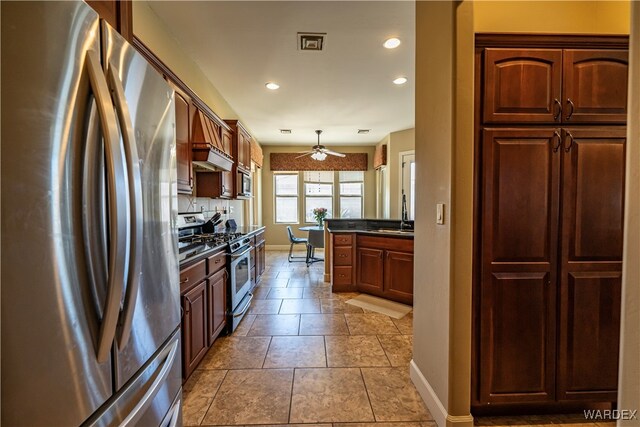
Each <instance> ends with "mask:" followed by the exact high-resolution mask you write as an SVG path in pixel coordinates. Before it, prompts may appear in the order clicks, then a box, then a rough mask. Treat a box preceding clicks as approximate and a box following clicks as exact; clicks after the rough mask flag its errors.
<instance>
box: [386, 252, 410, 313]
mask: <svg viewBox="0 0 640 427" xmlns="http://www.w3.org/2000/svg"><path fill="white" fill-rule="evenodd" d="M384 275H385V278H384V293H385V295H386V296H387V297H389V298H390V299H393V300H395V301H399V302H403V303H405V304H413V254H412V253H409V252H396V251H386V253H385V260H384Z"/></svg>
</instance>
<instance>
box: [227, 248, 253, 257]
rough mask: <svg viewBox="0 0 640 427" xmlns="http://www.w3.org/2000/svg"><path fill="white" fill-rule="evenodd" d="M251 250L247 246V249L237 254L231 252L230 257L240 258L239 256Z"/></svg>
mask: <svg viewBox="0 0 640 427" xmlns="http://www.w3.org/2000/svg"><path fill="white" fill-rule="evenodd" d="M250 251H251V248H250V247H249V248H248V249H247V250H245V251H242V253H239V254H231V258H240V257H241V256H243V255H245V254H247V253H249V252H250Z"/></svg>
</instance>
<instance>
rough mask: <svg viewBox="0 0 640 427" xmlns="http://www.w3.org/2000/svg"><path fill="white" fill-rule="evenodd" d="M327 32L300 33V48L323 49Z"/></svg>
mask: <svg viewBox="0 0 640 427" xmlns="http://www.w3.org/2000/svg"><path fill="white" fill-rule="evenodd" d="M326 36H327V33H298V50H316V51H321V50H322V49H323V48H324V41H325V40H324V39H325V37H326Z"/></svg>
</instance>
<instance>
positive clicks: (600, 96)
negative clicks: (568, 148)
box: [562, 49, 629, 124]
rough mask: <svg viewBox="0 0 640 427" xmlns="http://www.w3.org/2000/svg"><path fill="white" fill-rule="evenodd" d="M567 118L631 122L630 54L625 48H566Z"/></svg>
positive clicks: (564, 81)
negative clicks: (629, 102) (628, 95)
mask: <svg viewBox="0 0 640 427" xmlns="http://www.w3.org/2000/svg"><path fill="white" fill-rule="evenodd" d="M563 62H564V67H563V68H564V80H563V84H564V88H563V91H564V96H563V102H564V107H563V114H562V115H563V121H564V122H566V123H585V122H588V123H598V122H606V123H612V124H613V123H618V124H624V123H626V121H627V80H628V75H629V53H628V52H627V51H622V50H618V51H616V50H584V49H580V50H578V49H575V50H572V49H567V50H565V51H564V60H563Z"/></svg>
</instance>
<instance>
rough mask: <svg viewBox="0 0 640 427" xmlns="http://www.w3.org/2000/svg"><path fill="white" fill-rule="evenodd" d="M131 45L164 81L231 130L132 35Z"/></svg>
mask: <svg viewBox="0 0 640 427" xmlns="http://www.w3.org/2000/svg"><path fill="white" fill-rule="evenodd" d="M131 44H132V45H133V47H135V48H136V49H137V50H138V52H140V54H141V55H142V56H144V57H145V58H146V59H147V61H149V62H150V63H151V65H153V66H154V67H155V68H156V69H157V70H158V71H159V72H160V73H161V74H163V75H164V76H165V78H166V79H168V80H170V81H171V82H173V83H174V84H175V85H176V86H178V87H179V88H180V89H181V90H182V91H183V92H184V93H186V94H187V95H188V96H189V97H190V98H191V100H192V102H193V103H194V104H195V106H196V107H197V108H199V109H200V110H203V111H205V112H206V114H207V116H209V117H211V118H212V119H213V120H214V121H215V122H216V123H217V124H218V125H219V126H222V127H223V128H224V129H226V130H227V131H230V130H231V127H230V126H229V125H227V124H226V123H225V121H224V120H222V119H221V118H220V117H219V116H218V115H217V114H216V113H215V112H214V111H213V110H212V109H211V107H209V106H208V105H207V104H206V103H205V102H204V101H203V100H202V99H201V98H200V97H199V96H198V95H197V94H196V93H195V92H194V91H193V90H192V89H191V88H190V87H189V86H188V85H187V84H186V83H185V82H184V81H183V80H182V79H180V77H178V75H177V74H175V73H174V72H173V71H172V70H171V68H169V66H167V64H165V63H164V62H163V61H162V60H161V59H160V58H158V57H157V56H156V54H155V53H153V51H152V50H151V49H149V47H147V45H145V44H144V42H142V40H140V39H139V38H138V37H136V36H135V34H134V35H133V38H132V40H131Z"/></svg>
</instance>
